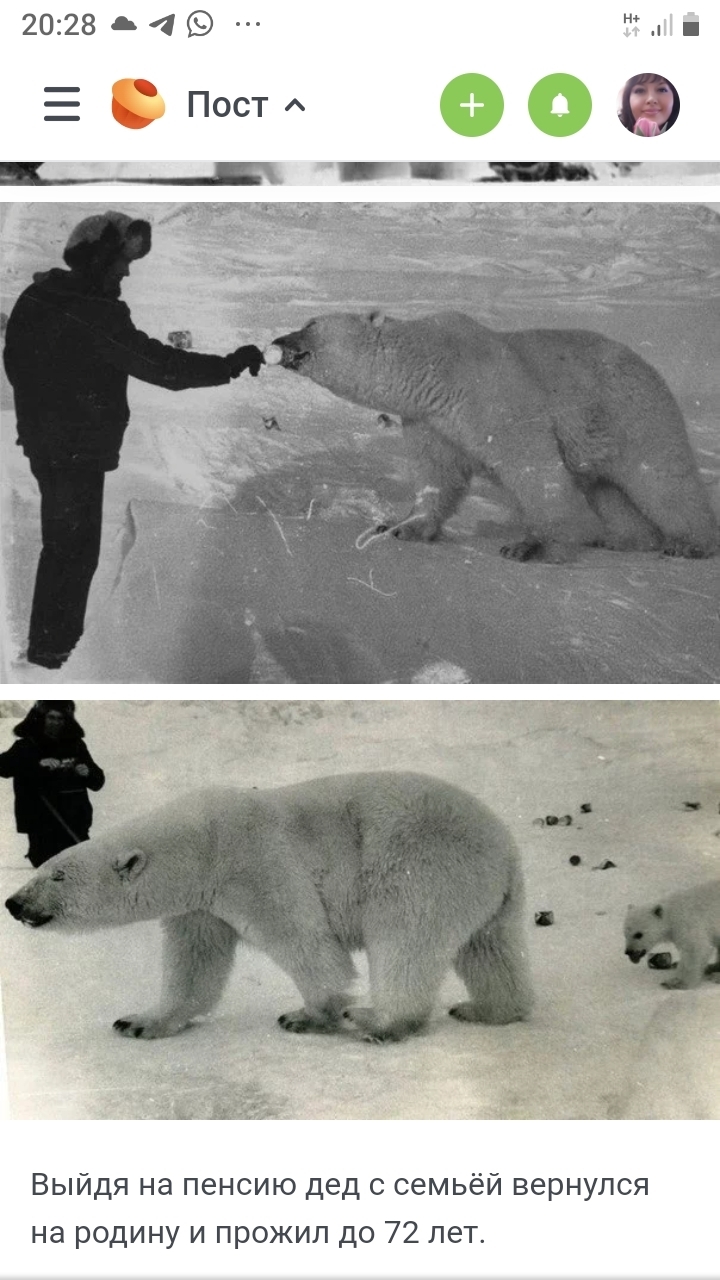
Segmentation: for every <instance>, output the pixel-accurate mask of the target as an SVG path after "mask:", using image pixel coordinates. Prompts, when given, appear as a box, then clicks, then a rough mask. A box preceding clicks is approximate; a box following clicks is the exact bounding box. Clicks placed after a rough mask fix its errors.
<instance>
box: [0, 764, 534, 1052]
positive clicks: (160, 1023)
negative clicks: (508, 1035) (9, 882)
mask: <svg viewBox="0 0 720 1280" xmlns="http://www.w3.org/2000/svg"><path fill="white" fill-rule="evenodd" d="M6 906H7V908H8V910H9V911H10V913H11V914H12V915H13V916H14V917H15V919H17V920H20V921H21V922H22V923H24V924H29V925H32V926H34V927H36V928H39V927H43V928H45V929H52V928H57V929H62V930H69V931H72V932H77V931H83V930H87V929H93V928H107V927H109V926H112V925H122V924H130V923H132V922H133V921H139V920H152V919H156V918H159V919H161V920H162V921H163V925H164V930H165V949H164V958H163V968H164V990H163V993H162V997H161V1000H160V1002H159V1005H158V1007H157V1008H156V1009H154V1010H151V1011H150V1012H148V1013H140V1014H128V1015H126V1016H125V1017H123V1018H120V1019H118V1021H117V1022H116V1023H115V1027H116V1029H117V1030H118V1031H120V1032H121V1034H123V1035H127V1036H134V1037H137V1038H144V1039H154V1038H157V1037H160V1036H169V1035H174V1034H175V1032H177V1031H181V1030H182V1029H183V1027H186V1026H187V1025H188V1023H190V1022H191V1021H192V1020H193V1019H194V1018H196V1017H198V1016H199V1015H201V1014H205V1013H208V1012H209V1010H210V1009H212V1008H213V1007H214V1006H215V1005H216V1004H217V1002H218V1000H219V999H220V996H221V994H222V991H223V988H224V986H225V982H226V979H227V977H228V975H229V973H230V969H231V968H232V962H233V955H234V952H235V947H236V944H237V943H238V941H247V942H249V943H251V944H252V945H254V946H257V947H259V948H260V949H261V950H263V951H265V952H266V953H267V955H269V956H270V957H271V958H272V959H273V960H275V961H276V963H277V964H278V965H280V967H281V968H282V969H284V970H285V972H286V973H288V974H289V975H290V977H291V978H292V979H293V980H294V982H295V984H296V986H297V987H298V989H299V991H300V994H301V996H302V998H303V1007H302V1008H301V1009H298V1010H296V1011H295V1012H293V1013H288V1014H285V1015H283V1017H281V1018H280V1022H281V1025H282V1026H284V1027H285V1028H286V1029H287V1030H289V1031H333V1030H337V1029H339V1028H340V1027H341V1026H343V1025H348V1022H347V1021H346V1022H344V1021H343V1019H345V1018H349V1021H350V1022H351V1023H352V1024H353V1025H354V1026H355V1027H357V1028H359V1029H360V1030H361V1031H362V1032H363V1033H364V1035H365V1037H366V1038H367V1039H369V1040H399V1039H402V1038H403V1037H404V1036H406V1035H408V1034H409V1033H410V1032H412V1031H416V1030H417V1029H418V1028H419V1027H420V1026H422V1024H423V1023H424V1022H425V1021H426V1019H427V1017H428V1015H429V1013H430V1011H431V1009H432V1006H433V1003H434V1000H435V997H436V995H437V992H438V989H439V987H440V983H441V981H442V979H443V976H444V974H445V972H446V971H447V969H448V968H449V967H450V966H451V965H452V966H454V968H455V970H456V972H457V973H458V974H459V976H460V977H461V978H462V980H463V982H464V983H465V986H466V988H467V991H468V995H469V1000H468V1001H466V1002H465V1003H461V1004H459V1005H457V1006H456V1007H455V1008H454V1009H452V1010H451V1013H453V1014H454V1016H455V1017H456V1018H459V1019H460V1020H461V1021H465V1022H488V1023H506V1022H513V1021H515V1020H516V1019H519V1018H524V1017H526V1016H527V1014H528V1013H529V1011H530V1007H531V1004H532V995H531V986H530V978H529V973H528V966H527V956H526V947H525V940H524V920H523V914H524V906H523V881H522V874H521V870H520V863H519V859H518V854H517V851H516V849H515V845H514V843H513V840H512V837H511V835H510V834H509V832H508V831H507V829H506V828H505V827H504V826H503V824H502V823H501V822H500V821H499V820H498V819H497V818H496V817H495V816H494V815H493V814H492V813H491V812H490V811H489V810H488V809H486V808H485V807H484V806H483V805H481V804H479V803H478V801H476V800H475V799H474V798H473V797H472V796H470V795H468V794H467V793H466V792H464V791H461V790H459V789H458V788H457V787H453V786H450V785H449V784H447V783H445V782H440V781H439V780H437V779H434V778H428V777H424V776H422V775H420V774H409V773H397V774H395V773H367V774H348V775H344V776H339V777H329V778H318V779H316V780H315V781H312V782H301V783H298V784H296V785H294V786H289V787H280V788H278V789H276V790H268V791H256V790H254V789H253V790H250V791H235V790H232V789H229V788H227V789H211V790H207V791H199V792H195V793H191V794H189V795H187V796H185V797H182V798H181V799H179V800H178V801H176V802H174V803H173V804H171V805H168V806H166V807H165V808H163V809H160V810H157V811H156V812H154V813H151V814H148V815H147V816H146V817H141V818H137V819H135V820H134V821H132V822H130V823H128V824H126V825H125V826H122V827H120V828H118V829H117V830H116V831H115V832H110V833H108V834H107V835H104V836H101V837H99V838H98V839H94V840H92V841H88V842H85V843H83V844H79V845H76V846H75V847H74V848H72V849H69V850H68V851H67V852H66V853H63V854H60V855H58V857H56V858H52V859H51V860H50V862H49V863H48V864H47V865H46V867H44V868H43V869H42V871H41V872H40V874H38V875H36V876H35V877H33V879H32V880H30V881H29V882H28V883H27V884H26V885H25V886H24V887H23V888H21V889H20V890H19V891H18V892H17V893H15V894H13V896H12V897H11V898H9V899H8V901H7V903H6ZM356 950H365V951H366V952H367V956H368V967H369V975H370V992H371V998H372V1008H370V1009H359V1008H355V1007H353V1005H352V1000H351V997H350V994H349V989H350V986H351V983H352V980H353V978H354V976H355V970H354V967H353V963H352V960H351V952H352V951H356Z"/></svg>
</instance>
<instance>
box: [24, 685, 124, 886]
mask: <svg viewBox="0 0 720 1280" xmlns="http://www.w3.org/2000/svg"><path fill="white" fill-rule="evenodd" d="M13 733H14V734H15V737H16V738H17V739H18V741H17V742H15V743H14V744H13V745H12V747H11V748H10V750H9V751H5V752H3V753H2V755H0V777H2V778H12V780H13V788H14V791H15V825H16V826H17V829H18V831H21V832H24V833H25V834H26V835H27V837H28V842H29V848H28V852H27V854H26V857H28V858H29V859H30V861H31V863H32V865H33V866H34V867H41V866H42V864H43V862H47V860H48V858H52V857H54V856H55V854H56V853H60V852H61V851H62V850H63V849H69V848H70V846H71V845H73V844H79V843H80V841H81V840H87V839H88V836H89V835H90V827H91V826H92V818H93V810H92V805H91V803H90V799H89V797H88V788H89V789H90V790H91V791H99V790H100V788H101V787H102V786H104V783H105V774H104V773H103V771H102V769H100V768H99V767H98V765H96V764H95V761H94V760H93V758H92V756H91V755H90V752H89V751H88V749H87V747H86V746H85V743H84V742H83V738H84V737H85V733H84V730H83V729H82V728H81V726H80V725H79V724H78V722H77V720H76V719H75V703H74V702H36V703H35V705H34V706H33V707H32V708H31V710H30V711H28V714H27V715H26V717H25V719H24V720H23V721H22V722H21V723H20V724H18V725H16V726H15V728H14V729H13Z"/></svg>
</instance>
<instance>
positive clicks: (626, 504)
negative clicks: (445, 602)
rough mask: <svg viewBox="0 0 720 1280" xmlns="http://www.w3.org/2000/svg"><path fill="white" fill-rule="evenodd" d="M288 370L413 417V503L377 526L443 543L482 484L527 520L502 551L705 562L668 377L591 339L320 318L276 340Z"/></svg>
mask: <svg viewBox="0 0 720 1280" xmlns="http://www.w3.org/2000/svg"><path fill="white" fill-rule="evenodd" d="M272 345H273V346H275V347H277V348H279V349H280V351H281V357H282V360H281V362H282V364H283V366H284V367H285V368H286V369H290V370H292V371H293V372H295V373H298V374H300V375H301V376H302V377H306V378H311V379H312V381H313V382H317V383H318V384H319V385H320V386H323V387H327V388H328V389H329V390H330V391H332V392H334V393H335V394H336V395H338V396H341V397H343V398H344V399H346V400H350V401H352V402H353V403H354V404H360V405H365V406H367V407H369V408H372V409H376V410H378V411H380V412H383V413H389V414H396V415H399V417H400V418H401V419H402V428H403V435H404V439H405V444H406V447H407V450H408V453H409V455H410V460H411V463H412V466H413V470H414V473H415V475H414V478H415V486H416V492H415V502H414V506H413V508H412V510H411V512H410V514H409V515H408V516H407V517H406V518H405V519H403V520H399V521H398V522H397V523H395V524H393V525H390V526H389V527H388V526H381V527H380V528H381V530H386V529H387V530H388V531H389V532H390V533H392V534H394V535H395V536H396V537H398V538H421V539H424V540H426V541H427V540H430V539H432V538H435V537H437V535H438V534H439V533H440V530H441V529H442V526H443V525H444V523H445V522H446V520H448V519H449V517H450V516H451V515H452V514H453V512H454V511H455V510H456V508H457V507H458V504H459V503H460V501H461V499H462V498H463V497H464V496H465V495H466V493H467V492H468V490H469V487H470V482H471V479H472V476H473V475H474V474H478V475H483V476H485V477H486V478H487V479H490V480H492V481H493V482H495V483H496V484H497V485H498V486H499V487H500V488H501V489H502V490H503V491H504V492H505V494H506V496H507V497H509V498H510V499H511V500H512V502H513V504H514V506H515V507H516V508H517V511H518V514H519V516H520V519H521V521H522V524H523V536H522V538H521V539H520V541H518V542H514V543H512V544H510V545H509V546H506V547H504V548H503V554H504V555H508V556H511V557H513V558H515V559H519V560H527V559H529V558H531V557H541V558H544V559H547V560H564V559H566V558H567V557H568V555H569V554H570V553H571V550H572V549H573V548H575V547H577V546H580V545H583V544H585V545H595V546H605V547H609V548H611V549H614V550H622V549H631V550H633V549H634V550H641V551H644V550H653V549H661V550H663V551H664V552H666V553H667V554H669V555H678V556H690V557H696V556H708V555H711V554H712V553H713V552H714V551H715V549H716V547H717V541H718V528H717V520H716V518H715V516H714V513H713V511H712V508H711V506H710V502H709V500H708V496H707V493H706V491H705V488H704V486H703V484H702V482H701V479H700V476H699V473H698V469H697V466H696V463H695V459H694V457H693V454H692V451H691V448H690V444H689V442H688V438H687V433H686V430H685V423H684V421H683V417H682V414H681V412H680V409H679V407H678V405H677V404H676V402H675V400H674V398H673V396H672V393H671V392H670V390H669V388H668V387H667V385H666V384H665V382H664V381H663V379H662V378H661V377H660V374H659V373H657V372H656V371H655V369H653V368H652V366H651V365H649V364H648V363H647V361H645V360H643V359H642V358H641V357H640V356H639V355H637V354H636V353H635V352H634V351H633V350H631V348H630V347H627V346H625V345H623V344H622V343H620V342H615V341H613V340H612V339H611V338H606V337H604V336H603V335H602V334H599V333H593V332H591V331H590V330H584V329H520V330H518V331H517V332H499V331H497V330H493V329H490V328H488V327H487V326H485V325H481V324H478V322H477V321H476V320H473V319H471V317H470V316H466V315H461V314H459V313H454V312H448V313H441V314H439V315H429V316H425V317H423V318H421V319H416V320H397V319H393V318H392V317H390V316H386V315H385V314H384V313H383V312H382V311H372V312H370V313H369V314H368V315H346V314H338V315H323V316H319V317H318V318H316V319H314V320H311V321H310V322H309V323H308V324H306V325H305V326H304V328H302V329H299V330H297V331H296V332H295V333H289V334H285V335H284V336H283V337H280V338H276V339H275V341H274V343H273V344H272Z"/></svg>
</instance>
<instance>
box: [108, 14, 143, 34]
mask: <svg viewBox="0 0 720 1280" xmlns="http://www.w3.org/2000/svg"><path fill="white" fill-rule="evenodd" d="M110 30H111V31H137V26H136V25H135V23H134V22H131V21H130V19H129V18H123V16H122V14H121V15H120V17H119V18H116V19H115V21H114V22H113V24H112V26H111V28H110Z"/></svg>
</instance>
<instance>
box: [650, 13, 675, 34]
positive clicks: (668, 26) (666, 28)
mask: <svg viewBox="0 0 720 1280" xmlns="http://www.w3.org/2000/svg"><path fill="white" fill-rule="evenodd" d="M672 34H673V16H672V14H671V13H669V14H668V16H667V18H663V20H662V22H658V24H657V26H656V27H653V29H652V31H651V32H650V35H651V36H671V35H672Z"/></svg>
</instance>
